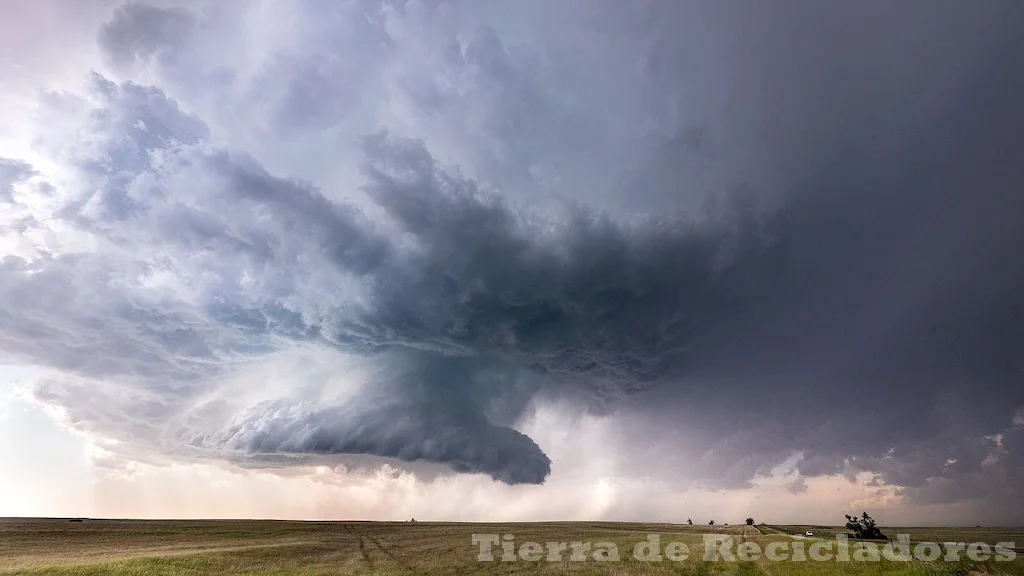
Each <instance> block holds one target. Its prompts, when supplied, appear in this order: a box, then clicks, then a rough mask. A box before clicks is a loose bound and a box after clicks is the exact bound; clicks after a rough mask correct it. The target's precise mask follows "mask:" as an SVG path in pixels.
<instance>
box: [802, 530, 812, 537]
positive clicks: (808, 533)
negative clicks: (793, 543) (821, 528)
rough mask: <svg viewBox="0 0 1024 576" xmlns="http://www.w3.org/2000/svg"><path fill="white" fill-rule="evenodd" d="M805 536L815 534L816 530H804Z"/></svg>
mask: <svg viewBox="0 0 1024 576" xmlns="http://www.w3.org/2000/svg"><path fill="white" fill-rule="evenodd" d="M804 536H814V532H811V531H810V530H808V531H807V532H804Z"/></svg>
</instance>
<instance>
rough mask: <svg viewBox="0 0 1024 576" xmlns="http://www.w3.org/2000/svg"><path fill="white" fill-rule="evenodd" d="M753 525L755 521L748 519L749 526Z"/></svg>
mask: <svg viewBox="0 0 1024 576" xmlns="http://www.w3.org/2000/svg"><path fill="white" fill-rule="evenodd" d="M753 525H754V519H753V518H747V526H753Z"/></svg>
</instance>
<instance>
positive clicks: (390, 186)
mask: <svg viewBox="0 0 1024 576" xmlns="http://www.w3.org/2000/svg"><path fill="white" fill-rule="evenodd" d="M2 10H4V11H6V12H8V13H9V14H10V15H11V16H12V17H11V18H3V19H2V20H4V21H5V22H8V24H4V25H2V26H13V25H12V24H10V22H14V21H15V20H17V21H19V22H22V23H23V24H24V27H25V28H26V29H31V30H35V31H36V33H35V34H30V33H27V32H26V31H25V30H24V29H23V30H21V31H20V32H19V34H20V36H19V38H23V41H21V42H18V43H17V44H14V43H6V44H4V45H3V54H2V55H0V56H2V58H0V60H2V61H3V62H4V63H6V64H5V65H6V66H7V68H6V69H4V71H2V72H0V75H4V76H6V77H9V78H10V84H9V85H10V86H11V88H10V89H9V90H7V91H6V93H5V94H4V101H5V103H9V104H10V106H5V110H6V111H5V112H4V113H2V117H0V128H2V137H0V203H3V204H4V206H5V209H4V210H3V212H2V214H0V232H2V234H0V235H2V237H3V240H2V243H0V249H2V253H0V255H2V260H0V262H2V264H0V302H2V303H3V305H2V306H0V360H2V361H4V362H7V363H10V364H30V365H35V366H38V367H40V368H42V369H45V374H44V375H41V376H40V377H38V378H36V379H34V380H33V382H32V383H31V384H29V385H27V389H28V390H29V391H30V395H31V397H32V398H34V401H35V402H41V403H43V404H45V405H47V406H51V407H59V409H60V414H62V416H61V418H63V420H62V421H63V422H65V424H66V425H68V426H69V427H70V428H71V429H72V430H74V431H75V432H76V433H79V434H83V435H85V436H86V437H87V438H90V441H92V442H95V443H98V444H99V445H102V446H103V450H104V453H105V456H103V458H102V464H103V466H104V467H107V468H110V469H117V470H123V469H125V468H126V467H130V466H131V465H134V464H132V463H146V464H148V465H156V466H164V465H170V464H173V463H178V464H182V465H185V464H188V465H204V466H206V465H212V466H224V467H228V468H231V469H234V470H255V469H270V470H273V471H275V472H274V473H275V474H280V475H285V476H287V475H288V474H302V473H304V472H300V471H301V470H307V469H309V467H310V466H318V465H330V466H333V465H339V466H349V467H353V468H359V469H363V468H368V469H376V468H378V467H380V466H385V467H390V466H397V467H398V468H399V469H402V470H406V471H407V473H408V474H410V475H411V477H414V478H417V479H418V480H417V482H421V483H423V486H424V487H423V488H422V490H423V491H424V492H423V493H424V494H426V493H428V492H429V491H430V490H433V489H436V488H430V486H437V485H438V484H437V482H442V481H444V482H446V481H448V480H443V479H446V478H451V477H452V476H451V475H452V474H457V475H467V474H468V475H480V477H481V478H484V479H486V481H487V482H492V483H493V484H492V486H494V488H493V490H495V491H499V490H510V489H514V490H520V489H519V488H514V487H513V488H508V487H504V486H502V485H503V484H508V485H514V486H518V485H521V484H525V485H537V484H543V486H542V487H539V488H536V489H537V490H541V492H538V493H534V492H527V491H524V492H514V493H515V494H518V495H520V496H519V497H522V498H526V496H523V495H524V494H541V496H535V497H538V498H547V499H557V498H558V495H559V494H561V493H564V491H565V490H571V486H572V485H573V482H574V481H575V482H580V483H584V484H586V483H592V482H595V481H597V480H598V479H607V478H615V479H618V480H617V481H619V482H623V483H626V484H630V485H634V486H635V489H634V493H632V494H628V495H623V493H622V492H618V494H619V496H618V498H619V499H620V500H619V501H618V502H619V504H616V505H609V507H607V508H605V511H604V512H603V513H602V514H604V515H607V516H614V515H615V514H616V513H617V512H616V510H621V509H623V507H624V506H625V505H624V504H623V502H627V501H633V500H635V499H637V498H639V496H637V494H639V493H642V492H643V491H644V490H645V489H650V487H651V486H659V487H661V488H665V487H672V489H674V488H680V489H684V490H686V489H693V490H712V491H713V490H726V491H733V492H734V493H735V494H741V493H746V492H744V491H750V490H757V489H758V487H759V486H761V485H763V484H764V483H765V482H769V483H771V482H774V481H775V480H771V479H773V478H775V479H778V490H780V491H781V492H783V493H785V494H787V498H794V499H803V500H802V501H803V502H805V503H806V505H807V506H808V507H810V506H811V505H812V504H813V502H814V501H815V499H819V501H820V498H821V497H820V493H819V492H816V491H815V489H814V486H815V484H814V482H818V481H829V482H832V481H834V482H845V483H849V484H852V485H854V486H857V487H859V488H858V489H861V490H862V491H863V492H864V493H867V494H875V495H876V496H878V497H879V498H881V495H885V496H886V498H887V499H879V500H877V502H879V504H878V505H879V506H889V507H893V509H894V510H895V509H896V508H898V507H902V508H900V509H903V510H912V511H913V510H916V511H918V512H919V513H920V514H921V516H920V517H922V518H927V517H928V516H927V515H928V514H932V512H931V511H932V510H934V509H935V508H933V507H935V506H939V507H942V506H946V507H948V509H949V510H955V511H956V514H957V515H958V516H957V517H959V518H964V519H965V521H968V522H974V521H975V520H974V519H975V518H976V519H977V521H979V522H980V521H985V522H1005V523H1019V522H1021V521H1024V508H1022V506H1024V504H1021V503H1022V502H1024V494H1022V493H1021V489H1022V488H1021V485H1022V483H1021V482H1020V479H1021V478H1024V464H1022V460H1021V452H1022V450H1024V446H1021V439H1022V437H1024V436H1022V435H1024V427H1022V426H1024V424H1022V423H1021V422H1022V419H1024V416H1022V410H1024V387H1022V386H1021V378H1022V376H1024V360H1022V355H1021V354H1020V352H1021V350H1022V349H1024V329H1022V326H1024V310H1022V307H1021V302H1020V296H1019V295H1020V294H1022V293H1024V266H1022V264H1024V262H1022V256H1021V255H1020V254H1019V251H1020V247H1021V246H1024V231H1022V229H1021V227H1020V226H1019V221H1018V220H1019V218H1020V214H1021V213H1022V208H1024V205H1022V204H1024V200H1022V199H1021V197H1020V192H1019V190H1020V186H1021V183H1022V182H1024V165H1021V163H1020V162H1019V161H1018V159H1019V158H1020V157H1022V155H1024V149H1022V148H1024V143H1022V142H1021V141H1020V134H1022V133H1024V131H1022V129H1024V109H1022V108H1021V105H1020V101H1021V99H1020V94H1021V92H1022V89H1024V69H1020V67H1019V66H1016V59H1017V58H1016V55H1017V54H1020V53H1022V52H1024V26H1022V25H1020V24H1019V23H1020V22H1024V18H1022V16H1024V14H1022V13H1021V12H1022V11H1024V6H1021V5H1020V4H1019V3H1017V2H1013V1H1010V0H1007V1H991V2H986V3H983V4H977V3H974V4H966V3H962V2H954V1H949V2H945V1H942V2H936V1H928V2H925V1H915V2H900V3H897V4H893V3H888V2H861V3H856V4H853V3H839V2H832V3H822V2H810V1H807V2H803V1H795V0H793V1H784V2H776V3H771V4H763V5H757V6H754V5H751V4H750V3H747V2H741V1H734V2H732V1H729V2H715V3H711V2H636V3H629V4H624V3H619V2H610V1H608V2H605V1H586V2H584V1H580V2H558V3H550V2H529V1H528V2H520V3H508V2H475V1H474V2H468V1H467V2H458V1H455V2H442V1H439V0H437V1H435V0H431V1H421V2H414V1H409V2H399V1H394V2H392V1H386V2H327V1H319V0H299V1H295V2H270V1H266V2H240V1H239V2H236V1H224V2H207V1H199V0H197V1H194V2H184V1H183V2H171V1H160V2H155V1H154V2H132V3H128V4H123V5H121V4H119V3H118V2H98V1H97V2H83V3H74V2H62V1H58V0H52V1H50V2H14V3H11V4H9V5H6V6H5V7H4V8H3V9H2ZM72 12H73V13H74V14H75V17H73V18H72V17H71V16H70V14H72ZM2 32H3V29H0V35H2ZM57 38H59V39H60V40H59V41H58V40H56V39H57ZM65 55H66V58H65ZM271 375H272V376H271ZM545 414H547V415H551V414H557V415H558V416H557V417H550V419H549V420H546V421H545V420H544V417H545V416H544V415H545ZM581 418H583V419H596V420H595V422H600V424H595V425H594V426H598V428H600V429H601V430H602V432H601V434H608V437H610V438H614V439H615V441H614V442H612V443H606V444H605V445H606V446H608V448H607V449H608V450H614V451H615V454H614V457H613V458H610V460H609V461H614V464H610V465H608V466H604V465H603V464H600V461H601V460H600V458H599V457H597V456H594V457H593V458H594V459H593V461H590V462H588V461H579V462H578V461H574V460H571V459H569V457H567V456H565V454H564V451H563V450H562V449H561V448H560V447H559V446H560V445H559V444H558V442H556V441H554V440H552V438H557V437H560V436H559V435H560V434H561V435H563V436H564V435H572V434H574V432H573V431H574V429H575V428H574V426H576V424H574V422H578V419H581ZM541 421H545V422H547V424H546V426H553V427H554V428H552V429H550V430H548V431H546V432H538V431H537V429H536V426H537V425H538V424H537V423H538V422H541ZM588 421H589V420H588ZM596 429H597V428H595V430H596ZM579 434H580V438H581V442H585V441H587V440H586V438H587V434H589V432H585V431H581V432H579ZM594 434H597V432H594ZM560 457H561V458H562V460H561V461H560V460H559V458H560ZM598 471H599V472H598ZM474 477H475V476H474ZM439 479H441V480H439ZM339 481H340V480H339ZM474 481H476V480H474ZM431 483H433V484H431ZM645 487H646V488H645ZM532 489H533V488H522V490H532ZM883 500H884V502H883ZM847 504H851V502H847ZM446 506H447V504H446V505H441V504H439V505H438V508H437V510H438V513H439V514H444V513H447V514H449V515H456V514H455V513H453V512H452V511H451V508H446ZM442 510H447V512H443V511H442ZM0 512H2V511H0ZM837 514H838V511H837Z"/></svg>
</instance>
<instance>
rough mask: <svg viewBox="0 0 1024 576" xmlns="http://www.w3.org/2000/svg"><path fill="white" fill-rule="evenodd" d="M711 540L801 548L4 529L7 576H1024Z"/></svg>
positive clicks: (175, 528) (16, 523) (413, 535)
mask: <svg viewBox="0 0 1024 576" xmlns="http://www.w3.org/2000/svg"><path fill="white" fill-rule="evenodd" d="M912 530H917V529H912ZM921 530H922V532H923V531H924V530H925V529H921ZM928 530H931V531H932V532H933V533H935V534H941V535H942V536H941V537H944V538H945V537H947V536H948V539H950V540H960V541H964V540H966V541H975V540H979V541H984V540H985V538H984V537H981V536H980V535H979V534H971V532H972V531H975V530H977V529H969V530H965V531H961V530H960V529H946V530H936V529H934V528H932V529H928ZM709 532H714V533H728V534H733V535H735V537H736V540H737V541H749V542H754V543H757V544H758V545H759V546H761V547H762V548H764V547H765V546H766V545H767V544H768V543H770V542H774V541H783V542H786V543H788V544H792V543H793V542H794V539H793V538H791V537H789V536H785V535H782V534H778V533H773V534H764V535H762V534H760V533H759V531H758V530H757V529H755V528H749V527H744V526H714V527H711V526H678V525H665V524H620V523H530V524H449V523H425V522H424V523H415V524H406V523H394V524H392V523H341V522H339V523H326V522H325V523H315V522H309V523H305V522H248V521H205V522H184V521H149V522H143V521H112V520H108V521H105V520H87V521H85V522H82V523H71V522H68V521H67V520H0V574H54V575H68V576H73V575H82V574H120V575H139V576H142V575H146V576H148V575H158V574H175V575H181V574H188V575H197V574H259V573H271V574H465V575H469V574H479V575H487V574H537V573H539V574H561V573H567V572H571V573H575V574H627V575H628V574H650V575H656V574H772V575H789V574H800V575H816V574H872V575H874V574H905V575H910V574H968V573H971V570H978V571H980V573H982V574H984V573H993V574H1024V560H1022V559H1017V560H1015V561H1014V562H1011V563H994V562H989V567H988V569H987V572H986V568H985V567H984V566H983V565H973V564H972V563H969V562H964V563H960V564H949V563H946V562H935V563H922V562H913V563H909V564H908V563H902V562H900V563H897V562H886V561H882V562H881V563H874V562H869V563H856V562H854V563H842V564H840V563H838V562H825V563H822V562H772V561H769V560H767V559H765V558H761V559H760V560H757V561H753V562H704V561H703V559H702V554H703V550H704V546H703V540H702V534H703V533H709ZM474 533H478V534H479V533H490V534H513V535H514V536H515V542H516V545H517V546H519V545H520V544H522V543H523V542H527V541H533V542H539V543H546V542H548V541H555V542H568V541H589V542H600V541H608V542H614V543H615V544H617V545H618V548H619V553H620V556H621V561H618V562H607V563H603V562H594V561H587V562H570V561H569V559H568V556H569V554H568V553H566V554H565V556H566V558H565V559H564V560H562V561H561V562H555V561H552V562H549V561H546V560H542V561H540V562H528V561H524V560H517V561H515V562H508V563H505V562H501V561H500V550H496V552H497V554H496V556H497V558H498V560H497V561H494V562H478V561H477V552H478V546H476V545H474V544H473V543H472V541H471V535H472V534H474ZM648 533H658V534H661V535H662V546H665V545H666V544H667V543H669V542H672V541H679V542H683V543H685V544H687V545H688V546H689V547H690V556H691V557H690V558H689V559H688V560H685V561H682V562H672V561H668V560H663V561H661V562H651V563H645V562H641V561H637V560H634V559H633V555H632V550H633V545H634V544H636V543H637V542H640V541H642V540H644V538H645V536H646V534H648ZM911 533H914V532H913V531H912V532H911ZM1019 533H1020V532H1019V531H1018V532H1014V533H1013V534H1019ZM989 535H991V533H990V534H989ZM1011 537H1012V534H1011ZM915 539H917V538H915ZM812 540H813V539H807V540H806V541H805V542H806V543H808V544H809V543H811V542H812ZM1021 556H1024V555H1021Z"/></svg>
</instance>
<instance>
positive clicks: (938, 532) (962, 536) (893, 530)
mask: <svg viewBox="0 0 1024 576" xmlns="http://www.w3.org/2000/svg"><path fill="white" fill-rule="evenodd" d="M779 528H783V529H786V530H792V531H794V532H798V533H800V534H803V533H804V532H806V531H808V530H809V531H811V532H813V533H814V535H815V536H820V537H822V538H833V537H835V535H836V534H845V533H847V532H849V530H847V529H845V528H843V527H841V526H816V525H810V524H799V525H797V524H791V525H785V526H779ZM883 532H884V533H885V535H886V536H889V537H890V538H895V537H896V535H897V534H910V535H911V536H912V539H913V540H914V541H915V542H925V541H928V542H936V541H939V542H985V543H987V544H992V545H995V544H998V543H999V542H1015V543H1016V544H1017V546H1016V547H1017V549H1022V548H1024V528H984V527H980V526H979V527H971V528H968V527H959V528H935V527H913V526H911V527H899V526H890V527H886V528H885V529H884V530H883Z"/></svg>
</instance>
